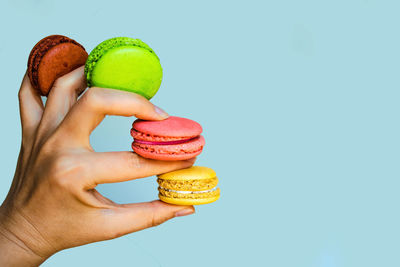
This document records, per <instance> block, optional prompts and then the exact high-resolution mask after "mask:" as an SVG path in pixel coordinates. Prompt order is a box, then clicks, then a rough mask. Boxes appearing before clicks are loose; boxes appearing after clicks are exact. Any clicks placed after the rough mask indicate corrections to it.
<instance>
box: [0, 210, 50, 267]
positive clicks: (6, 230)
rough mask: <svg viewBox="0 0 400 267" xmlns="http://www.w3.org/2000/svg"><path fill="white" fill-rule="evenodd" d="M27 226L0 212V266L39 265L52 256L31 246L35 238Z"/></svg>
mask: <svg viewBox="0 0 400 267" xmlns="http://www.w3.org/2000/svg"><path fill="white" fill-rule="evenodd" d="M25 227H26V225H25V226H24V225H23V224H22V225H21V224H18V223H17V222H16V221H14V220H11V219H10V218H7V217H6V216H4V214H2V213H1V212H0V266H4V267H8V266H27V267H29V266H39V265H40V264H41V263H43V262H44V261H45V260H46V259H47V258H48V257H49V256H50V255H49V256H45V255H40V253H38V252H37V251H35V250H34V249H33V248H32V247H31V244H33V243H35V240H34V239H32V235H31V233H29V232H26V228H25Z"/></svg>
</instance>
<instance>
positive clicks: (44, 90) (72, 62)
mask: <svg viewBox="0 0 400 267" xmlns="http://www.w3.org/2000/svg"><path fill="white" fill-rule="evenodd" d="M87 57H88V53H87V52H86V51H85V48H84V47H83V46H82V45H81V44H79V43H78V42H76V41H75V40H72V39H70V38H68V37H66V36H62V35H51V36H47V37H45V38H43V39H42V40H40V41H39V42H38V43H37V44H36V45H35V46H34V47H33V49H32V51H31V53H30V55H29V59H28V71H27V72H28V76H29V79H30V81H31V84H32V86H33V87H34V88H35V89H36V90H38V91H39V92H40V94H41V95H43V96H47V95H48V94H49V91H50V89H51V87H52V86H53V84H54V82H55V80H57V79H58V78H59V77H61V76H63V75H65V74H67V73H69V72H71V71H73V70H74V69H76V68H78V67H80V66H82V65H84V64H85V62H86V59H87Z"/></svg>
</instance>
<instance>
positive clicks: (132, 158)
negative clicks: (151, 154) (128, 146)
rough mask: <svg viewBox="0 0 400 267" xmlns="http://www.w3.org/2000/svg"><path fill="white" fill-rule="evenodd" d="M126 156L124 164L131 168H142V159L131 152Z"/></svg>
mask: <svg viewBox="0 0 400 267" xmlns="http://www.w3.org/2000/svg"><path fill="white" fill-rule="evenodd" d="M128 153H129V154H127V156H126V163H127V164H126V166H130V167H131V168H133V169H140V168H142V165H143V164H142V159H141V158H140V157H139V156H138V155H137V154H135V153H133V152H128Z"/></svg>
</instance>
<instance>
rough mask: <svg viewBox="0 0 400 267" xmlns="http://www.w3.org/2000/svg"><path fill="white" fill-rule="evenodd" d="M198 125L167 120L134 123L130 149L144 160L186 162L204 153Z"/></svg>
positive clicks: (182, 119) (177, 120) (200, 130)
mask: <svg viewBox="0 0 400 267" xmlns="http://www.w3.org/2000/svg"><path fill="white" fill-rule="evenodd" d="M202 131H203V129H202V128H201V125H200V124H198V123H197V122H195V121H193V120H189V119H186V118H181V117H175V116H170V117H169V118H167V119H165V120H162V121H144V120H136V121H135V122H134V123H133V124H132V129H131V135H132V137H133V138H134V141H133V143H132V149H133V150H134V151H135V153H136V154H139V155H140V156H142V157H144V158H149V159H156V160H186V159H190V158H193V157H196V156H197V155H199V154H200V153H201V151H202V150H203V147H204V144H205V140H204V137H203V136H202V135H201V132H202Z"/></svg>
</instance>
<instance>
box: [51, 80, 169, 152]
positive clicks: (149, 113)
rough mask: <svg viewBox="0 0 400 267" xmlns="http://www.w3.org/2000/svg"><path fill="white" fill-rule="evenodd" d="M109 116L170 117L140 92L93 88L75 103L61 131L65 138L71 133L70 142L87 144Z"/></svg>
mask: <svg viewBox="0 0 400 267" xmlns="http://www.w3.org/2000/svg"><path fill="white" fill-rule="evenodd" d="M106 115H118V116H127V117H129V116H136V117H137V118H141V119H146V120H163V119H166V118H167V117H168V114H166V113H165V112H164V111H163V110H161V109H160V108H158V107H156V106H154V105H153V104H152V103H150V102H149V101H148V100H147V99H146V98H144V97H142V96H140V95H137V94H134V93H130V92H125V91H121V90H114V89H105V88H98V87H92V88H90V89H89V90H88V91H87V92H86V93H85V95H84V96H83V97H81V99H79V101H78V103H76V105H74V107H73V108H72V109H71V111H70V112H69V113H68V115H67V116H66V118H65V120H64V121H63V123H62V124H61V125H60V128H59V129H58V130H57V132H58V134H60V137H61V138H62V137H63V135H64V134H68V137H69V138H68V140H66V141H69V142H70V144H73V143H74V144H76V142H77V143H78V144H80V145H82V144H84V145H87V144H89V135H90V133H91V132H92V131H93V130H94V129H95V128H96V127H97V125H99V123H100V122H101V121H102V120H103V119H104V117H105V116H106ZM63 143H64V144H66V143H65V142H63Z"/></svg>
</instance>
